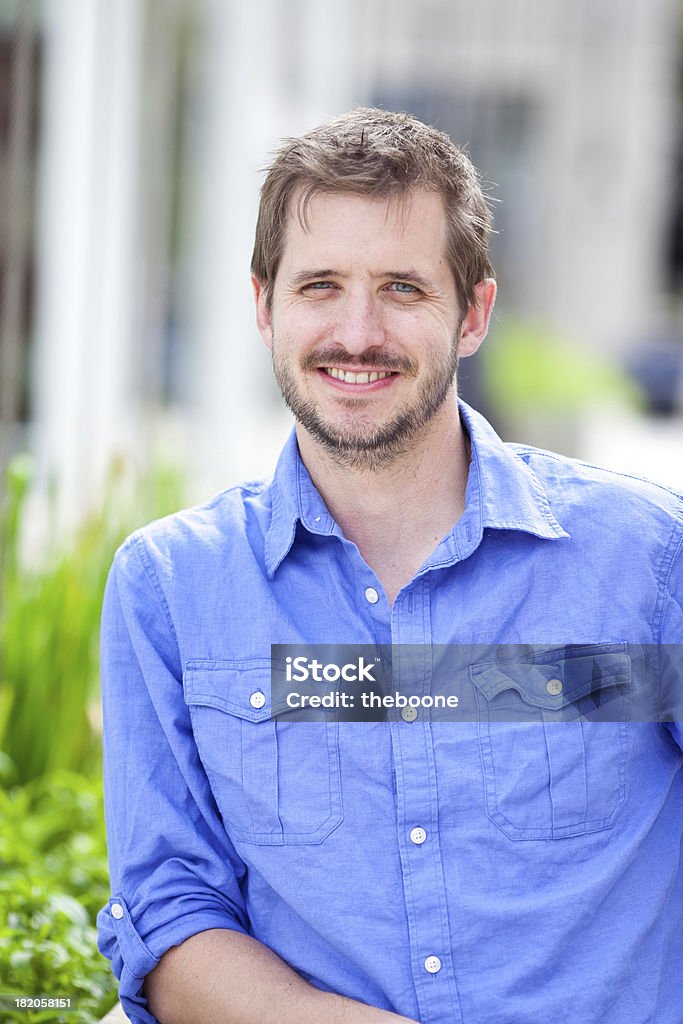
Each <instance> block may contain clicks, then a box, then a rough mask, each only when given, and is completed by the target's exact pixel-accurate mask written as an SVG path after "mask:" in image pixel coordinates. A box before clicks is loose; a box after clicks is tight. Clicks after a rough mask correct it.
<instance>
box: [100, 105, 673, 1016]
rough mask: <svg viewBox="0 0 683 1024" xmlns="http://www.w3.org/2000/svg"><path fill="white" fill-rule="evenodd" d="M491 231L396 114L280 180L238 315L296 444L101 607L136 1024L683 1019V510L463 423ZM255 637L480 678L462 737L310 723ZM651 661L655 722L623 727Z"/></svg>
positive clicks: (150, 534) (457, 165)
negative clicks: (270, 474) (293, 708)
mask: <svg viewBox="0 0 683 1024" xmlns="http://www.w3.org/2000/svg"><path fill="white" fill-rule="evenodd" d="M490 229H491V221H490V214H489V212H488V209H487V206H486V203H485V201H484V198H483V196H482V193H481V190H480V187H479V183H478V180H477V176H476V173H475V171H474V169H473V167H472V166H471V164H470V162H469V160H468V159H467V158H466V156H465V155H464V154H463V153H462V152H460V151H459V150H457V149H456V148H455V147H454V146H453V145H452V143H451V142H450V141H449V140H448V139H447V138H446V137H445V136H444V135H442V134H440V133H439V132H437V131H435V130H433V129H431V128H428V127H426V126H425V125H423V124H421V123H420V122H418V121H416V120H414V119H413V118H410V117H408V116H405V115H400V114H394V113H390V112H385V111H380V110H368V109H361V110H357V111H355V112H353V113H350V114H346V115H344V116H342V117H340V118H337V119H336V120H334V121H332V122H330V123H328V124H326V125H323V126H322V127H320V128H318V129H315V130H314V131H311V132H309V133H308V134H306V135H305V136H303V137H302V138H301V139H295V140H290V141H288V142H286V143H285V144H284V145H283V147H282V149H281V150H280V152H279V154H278V155H277V157H276V159H275V161H274V163H273V165H272V166H271V168H270V170H269V172H268V176H267V178H266V181H265V184H264V187H263V190H262V196H261V207H260V214H259V221H258V226H257V232H256V246H255V250H254V257H253V264H252V269H253V285H254V293H255V297H256V315H257V321H258V326H259V330H260V332H261V335H262V337H263V340H264V341H265V343H266V345H267V346H268V347H269V348H270V349H271V350H272V359H273V367H274V372H275V375H276V378H277V381H278V383H279V386H280V388H281V390H282V393H283V396H284V398H285V400H286V402H287V403H288V405H289V407H290V408H291V410H292V412H293V414H294V417H295V420H296V428H295V431H294V432H293V433H292V436H291V437H290V439H289V441H288V443H287V445H286V447H285V449H284V451H283V453H282V456H281V458H280V461H279V463H278V466H277V469H276V472H275V476H274V478H273V479H272V480H271V481H268V482H265V483H261V484H249V485H245V486H243V487H238V488H233V489H231V490H228V491H226V492H225V493H223V494H220V495H218V496H217V497H216V498H214V499H213V500H212V501H210V502H209V503H208V504H206V505H204V506H202V507H199V508H195V509H191V510H189V511H186V512H183V513H179V514H178V515H175V516H171V517H169V518H167V519H164V520H162V521H160V522H157V523H154V524H152V525H151V526H149V527H147V528H145V529H143V530H141V531H139V532H138V533H136V534H134V535H133V536H132V537H131V538H129V540H128V541H127V542H126V543H125V544H124V545H123V547H122V548H121V550H120V551H119V552H118V553H117V557H116V560H115V563H114V567H113V569H112V573H111V576H110V580H109V583H108V587H107V594H106V599H105V608H104V623H103V690H104V715H105V771H106V781H107V787H106V789H107V821H108V829H109V839H110V850H111V868H112V898H111V899H110V901H109V903H108V905H107V906H106V907H105V908H104V909H103V910H102V912H101V914H100V917H99V925H100V948H101V949H102V951H103V952H104V954H105V955H106V956H108V957H109V958H111V960H112V964H113V968H114V971H115V973H116V974H117V976H120V978H121V996H122V1000H123V1004H124V1007H125V1009H126V1010H127V1012H128V1014H129V1015H130V1017H131V1019H132V1020H133V1021H140V1022H145V1024H147V1022H150V1021H153V1020H155V1019H157V1020H159V1021H161V1022H162V1024H176V1022H178V1024H194V1022H196V1024H214V1022H219V1021H220V1022H221V1024H247V1022H248V1024H271V1022H272V1024H289V1022H296V1024H306V1022H309V1021H310V1022H336V1021H339V1022H342V1021H343V1022H345V1024H355V1022H358V1024H365V1022H367V1024H374V1022H377V1024H379V1022H381V1021H386V1022H390V1021H398V1020H409V1021H421V1022H423V1024H446V1022H448V1024H452V1022H454V1021H457V1022H462V1024H493V1022H494V1021H495V1022H497V1024H541V1022H543V1024H546V1022H547V1021H548V1020H554V1021H557V1022H568V1021H571V1022H580V1024H597V1022H598V1021H600V1022H601V1024H645V1022H646V1021H655V1020H656V1021H657V1024H680V1022H681V1020H683V991H682V989H681V985H680V970H679V969H680V964H681V956H682V954H683V899H682V898H681V897H682V895H683V879H682V876H681V869H680V849H681V837H682V829H681V821H683V814H682V812H683V772H682V771H681V766H682V763H683V756H682V753H681V742H682V739H683V731H682V730H681V727H680V723H679V722H677V718H678V717H680V716H678V711H679V706H678V704H677V698H676V696H675V690H674V691H673V696H671V693H670V691H669V689H667V687H668V688H670V687H671V686H672V685H673V684H675V681H676V671H675V667H674V668H673V669H672V668H671V666H672V665H674V666H675V657H672V656H671V655H672V652H673V651H674V648H672V647H669V646H666V647H665V646H663V645H673V644H677V643H678V642H680V641H681V639H683V607H682V597H681V595H683V506H682V504H681V500H680V498H679V497H677V496H675V495H673V494H671V493H670V492H668V491H666V490H665V489H663V488H660V487H657V486H655V485H654V484H649V483H645V482H643V481H638V480H633V479H627V478H624V477H620V476H618V475H616V474H613V473H607V472H605V471H601V470H598V469H595V468H593V467H591V466H586V465H583V464H581V463H578V462H574V461H572V460H568V459H566V458H562V457H560V456H556V455H553V454H551V453H548V452H541V451H538V450H535V449H532V448H527V447H522V446H517V445H514V446H513V445H505V444H503V443H502V442H501V441H500V440H499V439H498V438H497V436H496V435H495V434H494V432H493V430H492V429H491V427H490V426H489V425H488V424H487V423H486V422H485V421H484V420H483V419H482V417H481V416H479V415H478V414H477V413H475V412H474V411H473V410H472V409H469V408H468V407H467V406H465V405H464V404H462V403H461V404H460V405H458V403H457V399H456V393H455V375H456V369H457V364H458V358H459V357H460V356H467V355H470V354H471V353H473V352H474V351H475V350H476V349H477V347H478V346H479V344H481V342H482V341H483V339H484V337H485V335H486V331H487V327H488V323H489V318H490V315H491V309H492V306H493V302H494V295H495V283H494V280H493V274H492V270H491V267H490V264H489V258H488V254H487V243H488V236H489V232H490ZM272 644H284V645H297V644H300V645H310V644H332V645H370V646H371V647H372V646H377V645H380V646H381V647H382V648H384V647H390V645H394V646H393V648H391V647H390V649H395V650H403V649H404V645H406V647H407V648H409V649H411V650H417V651H420V652H424V664H425V666H426V668H425V671H426V672H427V673H429V672H430V671H431V669H430V667H429V666H430V657H431V655H430V652H431V651H435V650H437V649H439V650H440V649H441V645H449V648H448V649H451V645H452V649H453V650H456V651H461V650H466V651H467V650H473V651H475V653H476V650H475V649H478V646H477V645H486V649H487V650H488V651H489V652H490V651H491V650H493V655H492V660H489V661H488V662H486V661H483V660H482V659H481V658H478V657H475V658H474V661H475V662H476V663H475V664H474V665H472V666H471V670H470V674H469V675H467V676H466V677H463V679H464V680H465V681H464V682H463V681H462V680H461V681H460V683H459V684H458V685H462V688H463V696H466V695H467V694H468V695H469V696H470V697H472V699H473V700H475V701H476V707H477V713H476V714H473V715H471V716H469V717H466V718H464V719H463V720H461V721H458V722H452V721H437V720H433V719H431V718H430V716H429V715H427V714H426V713H425V712H423V710H422V709H421V708H420V709H419V710H417V709H415V708H404V711H403V712H402V713H401V714H400V715H399V714H387V716H386V718H387V720H379V721H372V722H349V721H342V722H339V721H337V720H336V719H334V718H329V719H328V720H327V721H322V722H321V721H316V722H308V723H306V724H304V723H296V722H292V721H288V720H287V715H281V714H279V713H278V714H275V713H274V712H275V709H274V708H273V709H271V707H270V706H269V694H270V692H271V691H270V682H271V675H270V673H271V661H270V655H271V645H272ZM499 645H503V646H500V647H499ZM538 645H546V646H545V647H543V646H538ZM547 645H552V657H548V656H547V655H546V653H545V652H547V650H548V649H549V648H548V646H547ZM629 645H631V646H632V648H633V651H634V652H635V653H633V654H632V653H630V652H631V647H630V646H629ZM558 650H561V651H563V652H564V654H563V655H562V657H561V658H559V660H558V656H557V654H556V652H557V651H558ZM499 651H505V652H506V658H507V660H504V659H503V660H500V658H499ZM510 652H512V654H510ZM539 652H540V653H539ZM638 652H640V654H638ZM653 652H654V653H653ZM662 652H665V654H666V658H665V657H664V655H663V654H662ZM638 657H640V658H641V661H642V663H643V664H645V663H646V662H647V664H648V665H652V663H653V661H654V663H655V664H656V666H657V671H658V672H659V676H658V679H659V680H660V683H659V684H658V686H657V687H656V688H655V689H656V691H657V696H656V700H657V710H656V715H657V717H656V720H655V710H654V709H653V710H652V713H651V714H649V715H648V714H641V715H640V716H639V717H640V720H631V721H626V719H627V718H629V716H630V717H631V719H637V717H638V716H635V715H634V714H633V708H634V707H636V706H637V704H638V699H639V695H640V691H639V689H638V685H637V679H636V672H635V670H634V668H633V666H634V664H636V662H637V660H638ZM665 662H666V666H665V667H662V666H664V665H665ZM660 663H661V664H660ZM501 666H502V667H501ZM586 666H588V669H587V668H586ZM587 671H588V672H589V675H590V678H588V679H587V680H586V678H585V674H586V672H587ZM596 673H597V674H596ZM459 678H460V677H459ZM501 679H503V680H504V682H503V683H502V684H501ZM596 679H598V680H599V682H598V683H596ZM672 680H673V684H672ZM660 690H661V692H660ZM587 705H590V707H591V708H593V711H595V709H596V708H597V709H598V712H599V711H600V708H601V707H606V708H608V709H614V708H616V709H617V711H616V712H614V711H610V713H609V714H608V715H607V717H606V720H598V721H593V720H591V714H592V712H590V711H589V710H586V708H587ZM271 711H273V713H272V714H271ZM598 717H599V715H598ZM496 718H497V719H498V720H495V719H496ZM566 718H573V719H574V720H573V721H566Z"/></svg>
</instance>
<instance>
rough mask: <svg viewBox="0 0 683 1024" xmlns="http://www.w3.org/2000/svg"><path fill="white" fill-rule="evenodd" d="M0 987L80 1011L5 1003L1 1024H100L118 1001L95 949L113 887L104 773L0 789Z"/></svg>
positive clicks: (56, 775) (58, 774) (55, 775)
mask: <svg viewBox="0 0 683 1024" xmlns="http://www.w3.org/2000/svg"><path fill="white" fill-rule="evenodd" d="M0 820H2V822H3V828H2V832H1V833H0V991H1V992H3V993H8V994H15V995H21V996H27V995H36V996H39V995H45V996H50V995H52V996H64V995H68V996H71V998H74V997H76V998H77V999H78V1012H77V1013H76V1014H74V1013H60V1012H59V1011H56V1010H54V1009H45V1010H40V1011H28V1012H27V1011H25V1010H24V1011H11V1010H8V1009H6V1008H5V1009H4V1010H2V1011H0V1020H1V1021H2V1024H10V1022H12V1024H13V1022H15V1021H16V1022H17V1024H19V1022H21V1024H38V1022H44V1024H47V1022H49V1024H95V1021H98V1020H99V1019H100V1018H101V1017H102V1016H103V1015H104V1014H105V1013H106V1012H107V1010H108V1009H109V1008H110V1007H111V1006H113V1004H114V1003H115V1002H116V982H115V979H114V978H113V976H112V975H111V973H110V970H109V965H108V964H107V962H106V961H105V960H104V959H103V958H102V957H101V956H100V955H99V953H98V952H97V947H96V935H95V928H94V922H95V915H96V913H97V911H98V909H99V908H100V907H101V906H102V905H103V904H104V903H105V901H106V899H107V897H108V895H109V892H108V873H107V858H106V845H105V837H104V828H103V812H102V789H101V783H100V781H99V778H95V779H86V778H84V777H83V776H80V775H78V774H75V773H67V772H56V773H53V774H52V775H48V776H44V777H43V778H41V779H34V780H33V781H32V782H30V783H28V784H27V785H25V786H17V787H14V788H13V789H11V790H9V791H3V790H0Z"/></svg>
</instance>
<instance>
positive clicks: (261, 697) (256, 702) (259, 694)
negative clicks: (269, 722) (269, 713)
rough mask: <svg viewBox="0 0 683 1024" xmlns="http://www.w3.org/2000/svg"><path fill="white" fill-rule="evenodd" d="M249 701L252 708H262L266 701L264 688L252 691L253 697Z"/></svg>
mask: <svg viewBox="0 0 683 1024" xmlns="http://www.w3.org/2000/svg"><path fill="white" fill-rule="evenodd" d="M249 703H250V704H251V706H252V708H256V710H257V711H258V709H259V708H262V707H263V705H264V704H265V703H266V695H265V693H263V691H262V690H255V691H254V693H252V695H251V697H250V698H249Z"/></svg>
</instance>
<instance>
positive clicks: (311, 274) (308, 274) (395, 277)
mask: <svg viewBox="0 0 683 1024" xmlns="http://www.w3.org/2000/svg"><path fill="white" fill-rule="evenodd" d="M325 277H338V278H340V279H341V280H344V278H346V277H348V274H342V273H341V271H339V270H333V269H332V268H331V267H325V268H323V269H320V270H318V269H315V268H313V269H311V270H299V271H297V272H296V274H293V275H292V277H291V279H290V283H291V284H293V285H299V284H305V283H306V281H315V280H318V279H319V278H325ZM373 277H375V278H382V277H386V278H390V279H391V280H392V281H405V282H406V284H416V285H418V286H419V287H420V288H424V289H425V290H426V291H429V290H431V289H433V288H434V285H433V284H432V283H431V282H430V281H428V280H427V278H425V277H422V275H421V274H418V273H417V272H416V271H415V270H385V271H384V272H383V273H381V274H373Z"/></svg>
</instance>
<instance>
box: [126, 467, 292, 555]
mask: <svg viewBox="0 0 683 1024" xmlns="http://www.w3.org/2000/svg"><path fill="white" fill-rule="evenodd" d="M271 484H272V481H271V480H268V479H263V480H250V481H245V482H242V483H239V484H235V485H234V486H232V487H229V488H226V489H225V490H223V491H220V492H219V493H218V494H216V495H214V496H213V497H211V498H209V499H208V500H206V501H204V502H202V503H200V504H196V505H191V506H189V507H187V508H183V509H180V510H179V511H177V512H173V513H171V514H169V515H166V516H163V517H162V518H160V519H155V520H153V521H152V522H150V523H147V524H146V525H145V526H142V527H139V528H138V529H137V530H135V531H134V532H133V533H131V534H130V535H129V536H128V537H127V538H126V540H125V541H124V542H123V544H122V545H121V547H120V548H119V550H118V552H117V555H116V559H117V561H119V562H125V561H126V560H128V558H130V556H131V555H133V557H135V558H136V559H137V560H138V561H140V562H142V564H143V565H145V564H147V565H149V564H150V563H152V562H154V563H155V564H156V565H157V566H161V567H163V566H168V567H170V566H171V565H174V566H176V567H177V566H178V565H182V564H183V563H185V564H188V565H191V564H192V563H194V564H198V563H200V562H201V561H202V560H203V559H206V558H208V559H211V558H216V557H217V556H218V555H219V553H220V554H221V555H222V554H224V553H225V551H226V549H230V548H233V547H234V546H236V545H239V544H241V543H243V542H245V541H248V539H249V535H250V534H251V533H257V534H258V533H260V534H262V533H263V532H265V530H266V529H267V527H268V524H269V522H270V509H271Z"/></svg>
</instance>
